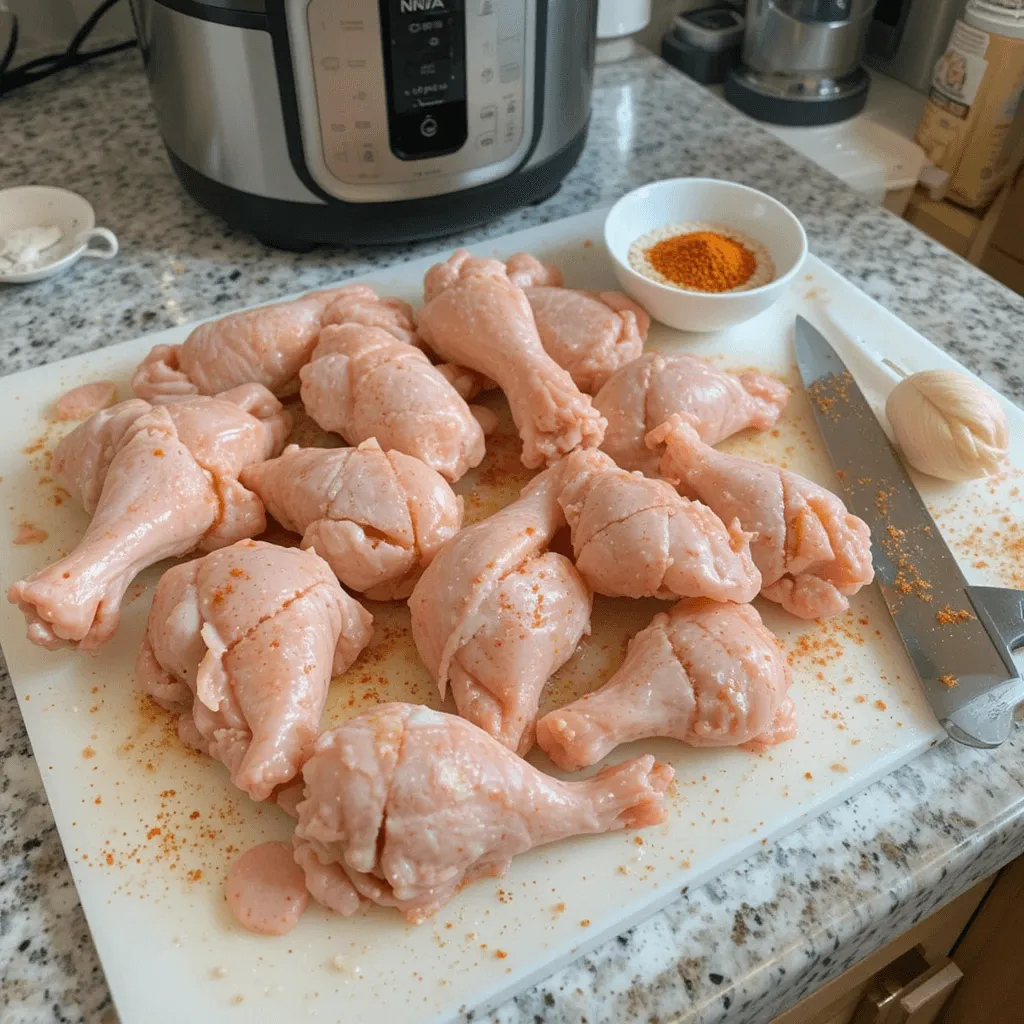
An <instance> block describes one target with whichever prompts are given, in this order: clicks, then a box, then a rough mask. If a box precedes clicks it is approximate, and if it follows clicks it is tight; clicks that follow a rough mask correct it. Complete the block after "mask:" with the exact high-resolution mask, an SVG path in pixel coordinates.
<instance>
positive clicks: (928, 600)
mask: <svg viewBox="0 0 1024 1024" xmlns="http://www.w3.org/2000/svg"><path fill="white" fill-rule="evenodd" d="M795 346H796V358H797V366H798V368H799V370H800V376H801V377H802V378H803V382H804V386H805V388H806V389H807V394H808V397H809V399H810V405H811V411H812V413H813V415H814V419H815V422H816V423H817V426H818V429H819V431H820V432H821V436H822V440H823V441H824V442H825V448H826V450H827V452H828V454H829V457H830V459H831V460H832V465H833V467H834V468H835V470H836V475H837V476H838V478H839V481H840V484H841V486H842V490H843V492H844V496H845V500H846V505H847V508H848V509H849V510H850V511H851V512H852V513H854V515H857V516H859V517H860V518H861V519H863V520H864V521H865V522H866V523H867V524H868V526H870V527H871V538H872V540H871V545H872V558H873V561H874V566H875V579H876V583H877V585H878V587H879V589H880V591H881V594H882V597H883V599H884V600H885V603H886V606H887V607H888V609H889V613H890V614H891V615H892V619H893V622H894V623H895V625H896V629H897V631H898V632H899V634H900V638H901V639H902V641H903V646H904V647H905V648H906V651H907V654H908V655H909V657H910V661H911V664H912V665H913V667H914V672H915V673H916V675H917V677H918V679H919V680H920V683H921V686H922V687H923V690H924V695H925V697H926V699H927V700H928V703H929V704H930V705H931V707H932V710H933V711H934V712H935V715H936V717H937V718H938V719H939V721H940V722H941V723H942V725H943V726H944V727H945V729H946V731H947V732H948V733H949V735H950V736H951V737H952V738H953V739H955V740H957V741H958V742H961V743H965V744H968V745H969V746H976V747H993V746H998V745H999V744H1000V743H1002V742H1003V740H1005V739H1006V737H1007V736H1008V735H1009V732H1010V728H1011V726H1012V723H1013V713H1014V710H1015V708H1016V706H1017V705H1018V704H1019V703H1020V702H1021V701H1022V700H1024V682H1022V680H1021V678H1020V675H1019V674H1018V672H1017V668H1016V666H1015V665H1014V662H1013V657H1012V656H1011V654H1010V651H1011V650H1012V649H1013V648H1014V647H1015V646H1017V645H1018V644H1020V643H1021V642H1022V640H1024V591H1016V590H1002V589H1000V588H998V587H972V586H970V585H969V584H968V582H967V580H966V579H965V578H964V574H963V572H961V570H960V566H959V564H958V563H957V560H956V557H955V556H954V555H953V553H952V552H951V551H950V550H949V547H948V546H947V545H946V542H945V541H944V540H943V538H942V534H941V533H940V532H939V528H938V526H937V525H936V523H935V520H934V519H933V518H932V516H931V513H930V512H929V511H928V508H927V506H926V505H925V503H924V501H923V500H922V498H921V495H920V494H919V493H918V491H917V488H916V487H915V486H914V484H913V481H912V480H911V479H910V476H909V475H908V473H907V471H906V469H904V466H903V463H902V462H901V461H900V458H899V456H898V455H897V454H896V451H895V449H894V448H893V447H892V445H891V444H890V443H889V439H888V438H887V437H886V435H885V431H883V430H882V427H881V425H880V424H879V422H878V420H877V419H876V418H875V415H874V413H873V412H872V410H871V406H870V405H869V403H868V401H867V399H866V398H865V397H864V394H863V392H862V391H861V390H860V388H859V387H858V386H857V383H856V381H855V380H854V379H853V375H852V374H851V373H850V371H849V370H848V369H847V367H846V364H845V363H844V362H843V361H842V359H841V358H840V357H839V356H838V355H837V354H836V352H835V350H834V349H833V348H832V346H831V344H830V343H829V341H828V339H827V338H825V336H824V335H823V334H821V332H820V331H818V330H817V329H816V328H815V327H814V326H813V325H812V324H811V323H809V322H808V321H807V320H805V319H804V318H803V317H800V316H798V317H797V318H796V333H795Z"/></svg>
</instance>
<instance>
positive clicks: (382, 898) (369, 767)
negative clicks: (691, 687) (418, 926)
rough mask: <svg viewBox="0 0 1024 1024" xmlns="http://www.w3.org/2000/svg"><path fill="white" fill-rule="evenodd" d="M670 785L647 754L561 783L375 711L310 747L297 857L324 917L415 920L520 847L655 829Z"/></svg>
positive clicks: (422, 721)
mask: <svg viewBox="0 0 1024 1024" xmlns="http://www.w3.org/2000/svg"><path fill="white" fill-rule="evenodd" d="M672 775H673V772H672V769H671V768H670V767H669V766H668V765H660V764H655V761H654V758H653V757H651V756H650V755H648V756H646V757H639V758H636V759H635V760H633V761H627V762H625V763H624V764H619V765H615V766H614V767H611V768H605V769H604V770H603V771H602V772H599V773H598V774H597V775H596V776H595V777H594V778H592V779H587V780H586V781H584V782H561V781H560V780H558V779H554V778H551V777H550V776H547V775H544V774H542V773H541V772H539V771H537V769H536V768H534V767H533V766H532V765H530V764H528V763H527V762H526V761H523V760H522V759H521V758H519V757H517V756H516V755H515V754H513V753H512V752H511V751H509V750H506V749H505V748H504V747H502V746H501V745H500V744H498V743H495V742H494V740H493V739H491V737H490V736H488V735H487V734H486V733H484V732H482V731H481V730H480V729H477V728H476V726H474V725H471V724H470V723H469V722H465V721H463V720H462V719H459V718H456V717H454V716H452V715H445V714H441V713H440V712H437V711H432V710H430V709H429V708H425V707H418V706H416V705H412V704H385V705H383V706H381V707H379V708H375V709H374V710H373V711H369V712H366V713H365V714H363V715H360V716H359V717H358V718H355V719H353V720H351V721H350V722H347V723H346V724H344V725H342V726H340V727H338V728H336V729H332V730H330V731H329V732H325V733H323V735H321V736H320V738H319V739H318V740H317V741H316V747H315V749H314V752H313V756H312V757H311V758H310V759H309V760H308V761H307V762H306V765H305V767H304V768H303V777H304V778H305V781H306V792H305V800H303V801H302V803H300V804H299V807H298V812H299V821H298V824H297V826H296V828H295V859H296V860H297V861H298V863H299V864H300V865H301V866H302V868H303V869H304V871H305V873H306V884H307V886H308V887H309V890H310V893H311V894H312V895H313V897H314V898H315V899H316V900H318V901H319V902H321V903H323V904H324V905H325V906H327V907H329V908H330V909H331V910H334V911H336V912H338V913H341V914H344V915H346V916H348V915H351V914H353V913H356V912H357V911H358V910H359V909H361V907H363V906H365V905H367V904H368V903H376V904H378V905H380V906H385V907H396V908H398V909H399V910H401V911H403V912H404V913H405V916H406V918H408V920H410V921H412V922H419V921H422V920H423V919H424V918H426V917H429V916H430V915H431V914H433V913H434V912H435V911H437V910H438V909H440V908H441V907H443V906H444V905H445V904H446V903H447V902H448V901H449V900H451V899H452V897H453V896H454V895H455V894H456V893H457V892H458V891H459V889H460V888H461V887H462V886H464V885H465V884H467V883H468V882H472V881H473V880H474V879H477V878H481V877H485V876H496V875H501V874H502V873H503V872H504V871H505V870H506V869H507V868H508V866H509V864H510V862H511V860H512V858H513V857H514V856H516V855H517V854H520V853H524V852H525V851H527V850H529V849H531V848H532V847H535V846H542V845H544V844H546V843H552V842H556V841H557V840H559V839H565V838H568V837H569V836H575V835H584V834H592V833H597V832H609V831H613V830H615V829H620V828H640V827H643V826H645V825H654V824H657V823H658V822H660V821H662V820H663V819H664V816H665V811H664V792H665V790H666V788H667V787H668V784H669V782H671V780H672Z"/></svg>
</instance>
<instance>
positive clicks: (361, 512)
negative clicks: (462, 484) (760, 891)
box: [241, 439, 462, 601]
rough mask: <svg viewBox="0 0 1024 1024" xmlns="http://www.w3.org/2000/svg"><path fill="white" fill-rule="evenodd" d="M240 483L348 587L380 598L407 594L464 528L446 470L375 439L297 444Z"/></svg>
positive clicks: (253, 468)
mask: <svg viewBox="0 0 1024 1024" xmlns="http://www.w3.org/2000/svg"><path fill="white" fill-rule="evenodd" d="M241 480H242V483H243V484H245V486H246V487H248V488H250V489H251V490H253V491H255V492H256V494H258V495H259V496H260V498H261V499H262V500H263V502H264V504H265V505H266V506H267V510H268V511H269V512H270V514H271V515H272V516H273V517H274V518H275V519H276V520H277V521H278V522H279V523H280V524H281V525H282V526H283V527H285V529H287V530H291V531H293V532H294V533H301V534H302V546H303V547H304V548H315V549H316V552H317V554H319V555H320V556H321V557H322V558H323V559H325V560H326V562H327V564H328V565H329V566H330V567H331V568H332V569H333V570H334V573H335V575H336V576H337V577H338V579H339V580H341V582H342V583H344V584H345V586H346V587H349V588H351V589H352V590H359V591H363V592H364V593H365V594H366V596H367V597H369V598H372V599H373V600H375V601H387V600H390V599H392V598H398V597H408V596H409V594H410V592H411V591H412V587H413V584H414V583H415V582H416V580H417V579H418V578H419V575H420V573H421V572H422V571H423V569H424V567H425V566H427V565H429V564H430V561H431V559H432V558H433V557H434V555H435V554H437V551H438V549H439V548H440V547H441V545H442V544H444V542H445V541H446V540H448V539H449V538H451V537H454V536H455V534H456V533H458V532H459V527H461V525H462V498H458V497H456V496H455V494H454V493H453V492H452V489H451V487H449V486H448V484H447V483H445V481H444V479H443V478H442V477H441V475H440V474H439V473H437V472H435V471H434V470H432V469H431V468H430V467H429V466H426V465H424V464H423V463H422V462H420V461H419V459H414V458H412V456H410V455H403V454H402V453H401V452H386V453H385V452H384V451H382V450H381V447H380V445H379V444H377V442H376V441H375V440H372V439H371V440H369V441H364V442H363V443H362V444H361V445H359V447H358V448H330V449H328V448H299V447H298V446H296V445H291V446H289V447H288V448H286V449H285V451H284V454H282V455H281V456H280V457H279V458H277V459H273V460H271V461H270V462H261V463H258V464H257V465H255V466H250V467H249V468H248V469H246V470H244V471H243V473H242V476H241Z"/></svg>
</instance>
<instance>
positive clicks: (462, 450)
mask: <svg viewBox="0 0 1024 1024" xmlns="http://www.w3.org/2000/svg"><path fill="white" fill-rule="evenodd" d="M300 378H301V380H302V401H303V404H304V405H305V407H306V411H307V412H308V413H309V415H310V416H312V417H313V419H314V420H316V422H317V423H319V424H320V426H321V427H323V428H324V430H331V431H334V432H335V433H338V434H340V435H341V436H342V437H343V438H344V439H345V440H346V441H347V442H348V443H349V444H359V443H361V442H362V441H366V440H368V439H369V438H371V437H375V438H376V439H377V441H378V442H379V443H380V445H381V446H382V447H383V448H384V449H386V450H391V449H394V450H395V451H399V452H404V453H405V454H406V455H411V456H413V457H414V458H417V459H419V460H420V461H421V462H425V463H426V464H427V465H428V466H430V467H431V469H435V470H437V472H438V473H440V474H441V475H442V476H443V477H444V478H445V479H446V480H449V481H451V482H453V483H454V482H455V481H456V480H458V479H459V478H460V477H461V476H463V474H465V473H466V471H467V470H469V469H472V468H473V467H474V466H478V465H480V462H481V461H482V460H483V457H484V434H483V430H482V429H481V427H480V424H479V423H478V422H477V420H476V418H475V417H474V415H473V413H472V411H471V410H470V408H469V406H468V405H467V404H466V403H465V401H464V400H463V399H462V398H461V397H460V395H459V394H458V392H457V391H456V390H455V388H454V387H453V386H452V385H451V383H449V381H448V380H447V379H446V377H445V376H444V375H443V374H442V373H441V371H440V370H438V368H437V367H435V366H432V365H431V363H430V360H429V359H428V358H427V357H426V356H425V355H424V354H423V352H421V351H420V350H419V349H417V348H413V347H412V346H411V345H408V344H405V343H404V342H401V341H398V340H397V339H396V338H395V337H393V336H392V335H391V334H389V333H388V332H387V331H386V330H384V329H383V328H381V327H366V326H364V325H362V324H352V323H348V324H342V325H340V326H333V325H329V326H327V327H325V328H324V329H323V332H322V333H321V335H320V341H319V342H318V344H317V346H316V348H315V349H314V350H313V355H312V359H311V361H310V362H309V363H308V364H307V365H306V366H304V367H303V368H302V372H301V373H300Z"/></svg>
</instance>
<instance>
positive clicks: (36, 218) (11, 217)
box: [0, 185, 118, 284]
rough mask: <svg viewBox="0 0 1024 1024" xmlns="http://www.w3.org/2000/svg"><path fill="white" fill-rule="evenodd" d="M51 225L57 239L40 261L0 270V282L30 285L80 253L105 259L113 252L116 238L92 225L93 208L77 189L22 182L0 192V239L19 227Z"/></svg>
mask: <svg viewBox="0 0 1024 1024" xmlns="http://www.w3.org/2000/svg"><path fill="white" fill-rule="evenodd" d="M51 225H52V226H55V227H58V228H60V230H61V231H62V232H63V237H62V238H61V239H60V241H59V242H57V243H56V244H54V245H53V246H51V248H49V249H47V250H45V252H44V253H43V254H42V262H41V264H40V265H39V266H36V267H33V268H32V269H31V270H25V271H22V272H20V273H14V272H7V273H5V272H4V271H2V270H0V284H30V283H31V282H33V281H41V280H42V279H43V278H44V277H53V276H54V275H55V274H61V273H63V272H64V271H65V270H67V269H68V268H69V267H70V266H71V265H72V264H74V263H76V262H77V261H78V260H79V259H80V258H81V257H82V256H91V257H93V258H95V259H101V260H109V259H112V258H113V257H114V256H116V255H117V249H118V245H117V238H116V237H115V236H114V234H113V232H111V231H108V230H107V229H106V228H98V227H96V214H95V212H94V211H93V208H92V207H91V206H90V205H89V203H88V202H86V200H85V199H83V198H82V197H81V196H80V195H78V193H77V192H69V191H68V190H67V189H63V188H50V187H48V186H45V185H22V186H19V187H18V188H5V189H3V191H0V239H2V238H3V237H4V236H5V235H7V234H8V233H9V232H11V231H16V230H18V229H19V228H31V227H50V226H51Z"/></svg>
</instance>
